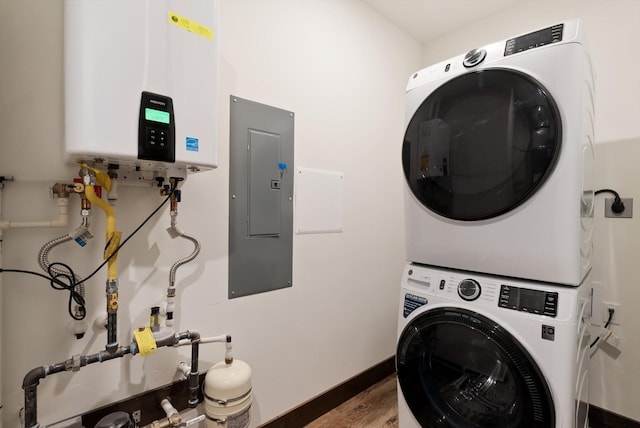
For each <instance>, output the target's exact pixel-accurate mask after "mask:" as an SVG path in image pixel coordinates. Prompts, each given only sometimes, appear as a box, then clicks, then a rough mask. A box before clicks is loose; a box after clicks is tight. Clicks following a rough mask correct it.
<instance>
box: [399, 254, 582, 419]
mask: <svg viewBox="0 0 640 428" xmlns="http://www.w3.org/2000/svg"><path fill="white" fill-rule="evenodd" d="M401 290H402V292H401V298H400V301H401V302H400V318H399V323H398V346H397V353H396V368H397V374H398V416H399V426H400V428H418V427H423V428H425V427H426V428H432V427H443V428H444V427H447V428H448V427H451V428H454V427H455V428H462V427H465V428H467V427H475V428H493V427H501V428H534V427H535V428H577V427H580V428H586V427H588V421H587V413H588V403H589V397H588V390H589V388H588V387H589V385H588V384H589V381H588V379H589V352H588V351H589V327H590V313H591V299H590V289H589V288H588V287H587V286H586V284H585V285H583V286H581V287H562V286H556V285H550V284H543V283H539V282H532V281H521V280H514V279H509V278H500V277H495V276H488V275H481V274H475V273H469V272H464V271H455V270H445V269H442V268H432V267H426V266H419V265H408V266H406V267H405V270H404V274H403V277H402V286H401Z"/></svg>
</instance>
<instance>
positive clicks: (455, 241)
mask: <svg viewBox="0 0 640 428" xmlns="http://www.w3.org/2000/svg"><path fill="white" fill-rule="evenodd" d="M582 38H583V37H582V26H581V23H580V21H578V20H572V21H566V22H563V23H560V24H557V25H553V26H551V27H548V28H545V29H542V30H539V31H535V32H532V33H529V34H525V35H521V36H517V37H513V38H511V39H508V40H504V41H501V42H497V43H493V44H490V45H488V46H485V47H483V48H479V49H473V50H471V51H469V52H468V53H466V54H463V55H459V56H457V57H454V58H452V59H450V60H447V61H443V62H441V63H438V64H435V65H433V66H431V67H428V68H425V69H423V70H421V71H418V72H417V73H415V74H414V75H413V76H412V77H411V79H410V81H409V84H408V87H407V94H406V106H407V122H406V123H407V128H406V134H405V136H404V143H403V149H402V163H403V169H404V175H405V178H406V181H405V183H406V185H405V215H406V231H407V239H406V242H407V256H408V260H409V261H411V262H417V263H423V264H428V265H434V266H442V267H449V268H458V269H464V270H471V271H476V272H485V273H491V274H496V275H504V276H511V277H515V278H522V279H533V280H540V281H545V282H553V283H558V284H566V285H570V286H577V285H579V284H581V283H582V281H583V280H584V278H585V276H586V275H587V272H589V270H590V268H591V253H592V239H591V234H592V230H593V193H594V177H593V170H594V168H593V166H594V152H593V125H594V98H593V80H594V78H593V73H592V68H591V63H590V60H589V56H588V54H587V51H586V49H585V47H584V45H583V42H582Z"/></svg>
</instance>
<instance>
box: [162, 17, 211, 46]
mask: <svg viewBox="0 0 640 428" xmlns="http://www.w3.org/2000/svg"><path fill="white" fill-rule="evenodd" d="M169 22H170V23H172V24H173V25H176V26H178V27H180V28H182V29H185V30H187V31H188V32H190V33H193V34H197V35H198V36H200V37H204V38H205V39H209V40H213V30H212V29H210V28H209V27H206V26H204V25H202V24H199V23H197V22H196V21H194V20H191V19H189V18H185V17H184V16H181V15H178V14H177V13H174V12H169Z"/></svg>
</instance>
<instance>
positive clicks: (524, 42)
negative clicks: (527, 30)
mask: <svg viewBox="0 0 640 428" xmlns="http://www.w3.org/2000/svg"><path fill="white" fill-rule="evenodd" d="M548 43H551V28H545V29H544V30H540V31H536V32H535V33H531V34H527V35H526V36H522V37H518V38H517V39H516V45H515V49H514V50H515V51H516V52H519V51H521V50H525V49H527V48H528V47H529V46H532V45H536V44H539V45H542V44H545V45H546V44H548Z"/></svg>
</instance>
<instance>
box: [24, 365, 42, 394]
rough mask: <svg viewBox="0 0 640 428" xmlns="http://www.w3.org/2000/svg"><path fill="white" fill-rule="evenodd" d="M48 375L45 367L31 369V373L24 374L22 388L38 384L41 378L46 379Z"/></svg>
mask: <svg viewBox="0 0 640 428" xmlns="http://www.w3.org/2000/svg"><path fill="white" fill-rule="evenodd" d="M46 376H47V374H46V372H45V369H44V367H42V366H40V367H36V368H34V369H31V370H30V371H29V373H27V374H26V375H25V376H24V379H23V381H22V389H27V388H29V387H30V386H37V385H39V384H40V379H44V378H45V377H46Z"/></svg>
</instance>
